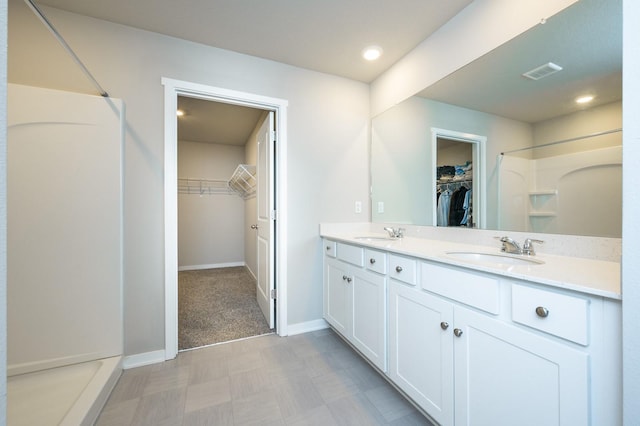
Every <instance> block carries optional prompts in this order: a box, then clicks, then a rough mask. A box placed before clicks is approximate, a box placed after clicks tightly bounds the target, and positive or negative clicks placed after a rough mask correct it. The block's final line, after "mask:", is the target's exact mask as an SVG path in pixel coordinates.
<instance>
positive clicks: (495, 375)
mask: <svg viewBox="0 0 640 426" xmlns="http://www.w3.org/2000/svg"><path fill="white" fill-rule="evenodd" d="M455 328H456V329H458V330H460V331H462V334H461V335H460V336H459V337H454V347H455V358H456V361H455V369H456V383H455V393H456V399H455V420H456V422H455V424H456V425H477V426H484V425H518V426H527V425H531V426H540V425H545V426H553V425H562V426H569V425H571V426H575V425H588V424H589V380H588V355H587V354H586V353H584V352H581V351H578V350H575V349H573V348H571V347H569V346H567V345H564V344H560V343H557V342H555V341H551V340H550V339H547V338H544V337H541V336H539V335H536V334H534V333H531V332H528V331H525V330H522V329H519V328H517V327H515V326H513V325H511V324H507V323H503V322H501V321H498V320H496V319H493V318H491V317H488V316H486V315H480V314H478V313H476V312H472V311H470V310H468V309H464V308H459V307H456V310H455Z"/></svg>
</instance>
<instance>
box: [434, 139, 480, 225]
mask: <svg viewBox="0 0 640 426" xmlns="http://www.w3.org/2000/svg"><path fill="white" fill-rule="evenodd" d="M439 137H442V138H446V139H453V140H458V141H460V142H468V143H471V144H473V146H474V148H476V149H474V150H473V181H474V182H473V186H474V191H473V210H474V211H476V212H478V213H479V216H480V222H479V223H477V227H478V228H480V229H486V228H487V203H486V201H485V200H484V199H485V198H486V190H487V188H486V186H485V177H486V168H487V167H486V165H487V161H486V154H485V151H486V146H487V137H486V136H479V135H474V134H471V133H464V132H458V131H455V130H445V129H438V128H436V127H432V128H431V162H432V166H433V167H432V168H433V188H435V185H436V180H437V171H438V170H437V169H438V167H437V166H438V165H437V164H436V158H437V154H438V138H439ZM435 196H436V195H435V189H434V194H433V199H434V202H433V203H432V204H433V226H437V209H438V206H437V204H436V203H435ZM474 220H475V218H474Z"/></svg>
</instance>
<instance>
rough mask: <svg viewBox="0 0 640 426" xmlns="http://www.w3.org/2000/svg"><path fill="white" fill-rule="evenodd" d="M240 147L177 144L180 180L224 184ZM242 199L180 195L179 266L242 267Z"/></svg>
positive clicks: (241, 152) (240, 152) (241, 153)
mask: <svg viewBox="0 0 640 426" xmlns="http://www.w3.org/2000/svg"><path fill="white" fill-rule="evenodd" d="M244 155H245V154H244V146H231V145H221V144H215V143H200V142H189V141H179V142H178V178H179V179H182V178H188V179H210V180H223V181H228V180H229V178H230V177H231V175H232V174H233V171H234V170H235V168H236V167H237V166H238V164H243V163H244ZM244 204H245V203H244V200H243V199H242V198H240V197H239V196H238V195H235V194H211V195H208V194H204V195H199V194H178V268H182V269H183V270H184V269H203V268H208V267H224V266H231V265H232V264H234V265H237V264H244V243H245V235H244V234H245V228H244Z"/></svg>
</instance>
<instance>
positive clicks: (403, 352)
mask: <svg viewBox="0 0 640 426" xmlns="http://www.w3.org/2000/svg"><path fill="white" fill-rule="evenodd" d="M452 329H453V305H452V304H451V303H449V302H446V301H444V300H443V299H440V298H438V297H434V296H432V295H430V294H427V293H425V292H422V291H420V290H417V289H414V288H410V287H407V286H406V285H404V284H399V283H398V282H394V281H393V280H391V281H390V283H389V376H390V377H391V379H392V380H393V381H394V382H395V383H396V384H397V385H398V387H400V388H401V389H402V390H403V391H404V392H406V394H407V395H409V396H410V397H411V398H412V399H413V400H414V401H415V402H416V403H417V404H418V405H420V406H421V407H422V408H423V409H424V410H425V411H426V412H427V413H429V415H430V416H431V417H433V419H434V420H436V421H437V422H438V423H440V424H441V425H443V426H447V425H452V424H453V397H454V391H453V380H454V379H453V334H452Z"/></svg>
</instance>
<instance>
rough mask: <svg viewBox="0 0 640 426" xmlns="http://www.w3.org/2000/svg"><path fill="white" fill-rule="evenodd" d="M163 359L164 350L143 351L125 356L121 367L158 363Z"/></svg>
mask: <svg viewBox="0 0 640 426" xmlns="http://www.w3.org/2000/svg"><path fill="white" fill-rule="evenodd" d="M164 361H165V359H164V350H158V351H152V352H144V353H141V354H135V355H128V356H125V357H124V360H123V361H122V368H123V369H125V370H128V369H129V368H136V367H142V366H145V365H150V364H158V363H160V362H164Z"/></svg>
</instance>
